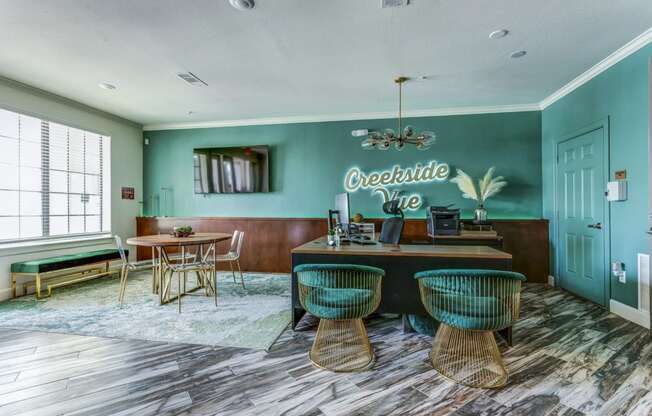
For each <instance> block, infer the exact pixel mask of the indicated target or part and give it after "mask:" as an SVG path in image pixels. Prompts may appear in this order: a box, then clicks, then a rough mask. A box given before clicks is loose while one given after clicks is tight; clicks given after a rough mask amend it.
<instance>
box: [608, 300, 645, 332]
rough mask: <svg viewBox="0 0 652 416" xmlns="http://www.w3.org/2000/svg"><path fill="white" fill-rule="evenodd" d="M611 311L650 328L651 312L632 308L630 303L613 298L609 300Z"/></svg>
mask: <svg viewBox="0 0 652 416" xmlns="http://www.w3.org/2000/svg"><path fill="white" fill-rule="evenodd" d="M609 311H610V312H611V313H614V314H616V315H618V316H620V317H622V318H625V319H627V320H628V321H631V322H634V323H635V324H638V325H640V326H642V327H645V328H647V329H650V314H649V312H646V311H642V310H639V309H637V308H632V307H631V306H629V305H625V304H624V303H620V302H618V301H615V300H613V299H611V300H610V301H609Z"/></svg>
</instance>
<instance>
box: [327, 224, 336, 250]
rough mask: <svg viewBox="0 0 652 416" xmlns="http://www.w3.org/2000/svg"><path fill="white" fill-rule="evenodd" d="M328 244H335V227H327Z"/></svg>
mask: <svg viewBox="0 0 652 416" xmlns="http://www.w3.org/2000/svg"><path fill="white" fill-rule="evenodd" d="M328 245H329V246H334V245H335V228H329V229H328Z"/></svg>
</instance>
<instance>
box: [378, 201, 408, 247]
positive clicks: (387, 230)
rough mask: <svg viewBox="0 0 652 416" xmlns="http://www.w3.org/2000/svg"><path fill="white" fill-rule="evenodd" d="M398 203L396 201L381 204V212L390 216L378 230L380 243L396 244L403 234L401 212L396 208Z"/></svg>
mask: <svg viewBox="0 0 652 416" xmlns="http://www.w3.org/2000/svg"><path fill="white" fill-rule="evenodd" d="M398 204H399V201H398V200H397V199H395V200H393V201H389V202H385V203H384V204H383V212H384V213H385V214H388V215H392V217H390V218H386V219H385V220H384V221H383V226H382V228H381V229H380V238H379V239H378V241H379V242H381V243H387V244H398V243H399V241H401V234H402V233H403V225H404V223H405V221H404V220H403V211H402V210H401V209H400V208H399V207H398Z"/></svg>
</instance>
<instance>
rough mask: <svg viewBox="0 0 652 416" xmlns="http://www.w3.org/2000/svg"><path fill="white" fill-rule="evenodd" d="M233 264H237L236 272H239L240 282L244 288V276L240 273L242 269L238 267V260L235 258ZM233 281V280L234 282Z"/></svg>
mask: <svg viewBox="0 0 652 416" xmlns="http://www.w3.org/2000/svg"><path fill="white" fill-rule="evenodd" d="M235 264H237V265H238V272H240V283H242V288H243V289H245V285H244V276H243V275H242V269H241V268H240V260H236V261H235ZM234 283H235V282H234Z"/></svg>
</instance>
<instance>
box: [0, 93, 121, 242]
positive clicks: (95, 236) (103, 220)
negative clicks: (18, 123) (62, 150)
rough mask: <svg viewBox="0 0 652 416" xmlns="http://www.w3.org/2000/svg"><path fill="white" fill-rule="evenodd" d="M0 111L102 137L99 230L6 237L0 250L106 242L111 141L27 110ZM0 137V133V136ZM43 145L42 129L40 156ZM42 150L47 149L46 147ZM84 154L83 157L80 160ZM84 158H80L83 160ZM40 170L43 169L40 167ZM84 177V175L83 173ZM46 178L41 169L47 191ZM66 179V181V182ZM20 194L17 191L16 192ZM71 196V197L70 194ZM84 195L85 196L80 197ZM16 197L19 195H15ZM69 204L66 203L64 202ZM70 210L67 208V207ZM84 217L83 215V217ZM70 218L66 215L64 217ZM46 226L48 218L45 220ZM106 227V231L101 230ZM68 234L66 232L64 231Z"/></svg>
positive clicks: (103, 134) (43, 213) (43, 229)
mask: <svg viewBox="0 0 652 416" xmlns="http://www.w3.org/2000/svg"><path fill="white" fill-rule="evenodd" d="M0 110H4V111H8V112H12V113H15V114H18V115H19V116H25V117H31V118H36V119H39V120H40V121H41V124H42V125H43V123H48V124H49V123H55V124H58V125H61V126H64V127H66V128H67V129H75V130H80V131H82V132H83V133H84V134H93V135H97V136H101V137H102V138H103V144H102V154H101V155H100V163H101V168H100V174H99V181H100V190H99V194H98V195H99V196H100V202H99V204H100V207H99V209H100V214H99V216H100V230H99V231H92V232H83V233H70V232H69V233H67V234H56V235H45V236H37V237H25V238H20V237H19V238H6V239H0V249H10V248H20V247H30V246H38V245H52V244H60V243H67V242H75V241H93V240H100V239H106V238H110V237H111V236H112V233H111V230H112V224H113V222H112V215H111V205H112V201H111V199H112V191H111V141H112V138H111V136H110V135H108V134H105V133H102V132H98V131H94V130H90V129H88V128H86V127H79V126H76V125H74V124H71V123H68V122H66V121H61V120H56V119H53V118H50V117H44V116H42V115H40V114H34V113H30V112H28V111H24V110H21V109H16V108H11V107H7V106H4V105H2V106H0ZM47 130H48V133H49V130H50V128H49V125H48V129H47ZM0 136H1V137H5V136H2V134H0ZM48 136H49V134H48ZM21 140H22V138H21V137H19V138H18V141H19V143H20V141H21ZM44 145H45V146H49V142H48V143H47V144H44V133H43V129H42V132H41V153H42V155H43V152H44V149H45V148H44ZM45 150H49V147H48V148H47V149H45ZM67 157H70V153H69V150H68V153H67ZM85 157H86V155H84V158H85ZM85 160H86V159H84V161H85ZM17 165H18V166H19V169H20V166H21V165H20V160H19V161H17ZM42 169H43V168H42ZM67 169H68V173H69V171H70V166H68V168H67ZM84 174H85V172H84ZM49 175H50V169H49V168H48V169H47V170H44V171H43V172H42V176H41V179H42V182H43V181H44V180H45V177H46V176H47V178H48V179H47V183H48V190H49V185H50V180H49ZM68 180H69V179H68ZM18 192H19V195H20V190H19V191H18ZM40 192H41V193H42V194H43V195H45V194H46V193H47V191H46V190H44V189H43V188H41V191H40ZM71 194H72V193H70V192H67V193H66V195H68V197H70V195H71ZM73 195H74V194H73ZM84 195H87V194H84ZM19 197H20V196H19ZM47 198H48V200H47V201H48V203H47V204H46V203H43V202H42V204H43V205H47V208H48V210H49V195H47ZM68 203H69V202H68ZM68 209H70V208H68ZM84 215H86V214H84ZM20 216H22V215H21V213H20V212H19V217H20ZM46 216H47V217H49V212H42V213H41V217H43V218H44V217H46ZM68 217H70V215H68ZM47 222H48V223H49V218H48V221H47ZM105 225H106V228H105ZM45 229H46V226H45V225H42V231H45ZM68 231H70V230H68Z"/></svg>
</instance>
